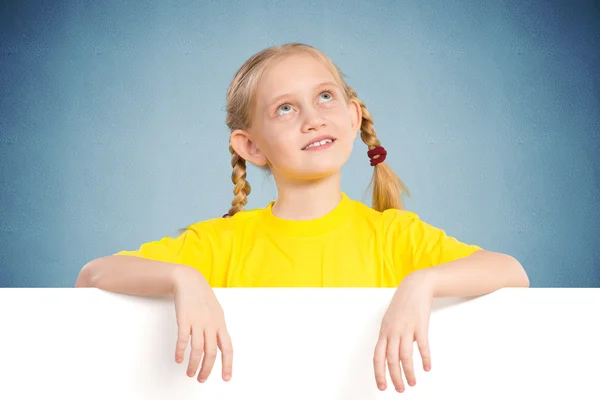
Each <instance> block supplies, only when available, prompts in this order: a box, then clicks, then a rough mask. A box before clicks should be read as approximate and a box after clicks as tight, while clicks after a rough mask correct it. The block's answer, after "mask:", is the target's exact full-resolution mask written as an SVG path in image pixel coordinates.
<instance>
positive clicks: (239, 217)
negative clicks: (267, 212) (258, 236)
mask: <svg viewBox="0 0 600 400" xmlns="http://www.w3.org/2000/svg"><path fill="white" fill-rule="evenodd" d="M262 212H263V209H252V210H244V211H241V212H238V213H236V214H235V215H234V216H233V217H227V218H223V217H219V218H211V219H207V220H203V221H198V222H195V223H193V224H191V225H189V226H188V227H187V229H186V232H188V231H189V232H190V233H194V234H196V235H207V234H215V235H223V234H227V233H233V232H235V231H237V230H239V229H240V228H247V227H248V226H252V225H256V224H257V223H258V220H259V219H260V215H261V213H262Z"/></svg>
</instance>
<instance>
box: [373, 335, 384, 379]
mask: <svg viewBox="0 0 600 400" xmlns="http://www.w3.org/2000/svg"><path fill="white" fill-rule="evenodd" d="M386 349H387V340H386V339H384V338H381V337H380V338H379V340H378V341H377V345H376V346H375V355H374V357H373V368H374V369H375V382H376V383H377V387H378V388H379V390H385V389H386V386H387V382H386V379H385V357H386Z"/></svg>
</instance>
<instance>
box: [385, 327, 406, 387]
mask: <svg viewBox="0 0 600 400" xmlns="http://www.w3.org/2000/svg"><path fill="white" fill-rule="evenodd" d="M399 354H400V338H399V337H394V338H392V339H390V340H389V341H388V345H387V351H386V359H387V367H388V370H389V371H390V378H391V379H392V383H393V384H394V387H395V388H396V391H397V392H400V393H402V392H404V381H403V380H402V370H401V368H400V358H399Z"/></svg>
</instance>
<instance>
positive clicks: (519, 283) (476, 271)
mask: <svg viewBox="0 0 600 400" xmlns="http://www.w3.org/2000/svg"><path fill="white" fill-rule="evenodd" d="M415 273H418V274H421V275H422V277H424V279H425V280H426V281H427V282H428V283H429V285H431V286H430V287H431V288H432V291H433V296H434V297H472V296H479V295H482V294H487V293H491V292H493V291H496V290H498V289H501V288H504V287H529V278H528V277H527V274H526V272H525V270H524V269H523V267H522V266H521V264H520V263H519V262H518V261H517V260H516V259H514V258H513V257H511V256H509V255H506V254H501V253H495V252H491V251H486V250H479V251H476V252H475V253H473V254H471V255H470V256H467V257H464V258H461V259H458V260H454V261H450V262H447V263H444V264H440V265H437V266H435V267H431V268H426V269H422V270H419V271H416V272H415Z"/></svg>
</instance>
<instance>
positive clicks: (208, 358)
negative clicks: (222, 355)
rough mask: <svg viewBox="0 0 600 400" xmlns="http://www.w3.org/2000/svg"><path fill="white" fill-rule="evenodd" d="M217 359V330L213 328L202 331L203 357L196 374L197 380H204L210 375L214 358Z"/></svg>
mask: <svg viewBox="0 0 600 400" xmlns="http://www.w3.org/2000/svg"><path fill="white" fill-rule="evenodd" d="M216 359H217V332H215V331H214V330H205V331H204V359H203V360H202V368H200V374H198V382H206V380H207V379H208V376H209V375H210V373H211V371H212V369H213V366H214V365H215V360H216Z"/></svg>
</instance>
